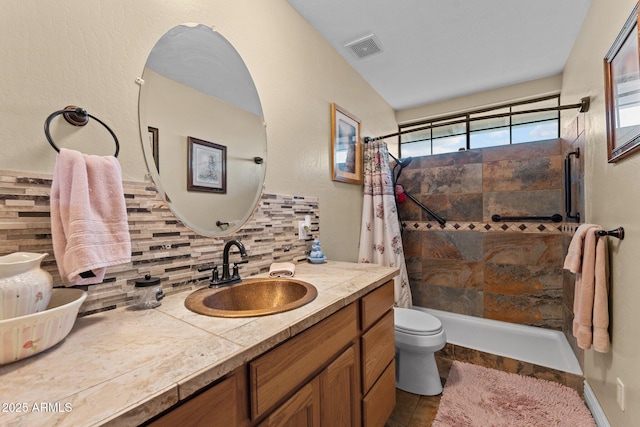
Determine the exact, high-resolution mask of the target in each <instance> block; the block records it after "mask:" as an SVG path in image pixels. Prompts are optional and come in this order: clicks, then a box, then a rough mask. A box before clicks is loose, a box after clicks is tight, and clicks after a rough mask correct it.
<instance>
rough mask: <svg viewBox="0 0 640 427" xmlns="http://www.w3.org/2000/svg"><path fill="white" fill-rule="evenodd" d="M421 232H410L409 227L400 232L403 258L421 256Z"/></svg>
mask: <svg viewBox="0 0 640 427" xmlns="http://www.w3.org/2000/svg"><path fill="white" fill-rule="evenodd" d="M423 237H424V235H423V233H417V232H411V229H410V228H409V230H407V231H406V232H403V233H402V248H403V249H404V256H405V258H411V257H415V256H418V257H420V256H422V245H423V243H424V242H423Z"/></svg>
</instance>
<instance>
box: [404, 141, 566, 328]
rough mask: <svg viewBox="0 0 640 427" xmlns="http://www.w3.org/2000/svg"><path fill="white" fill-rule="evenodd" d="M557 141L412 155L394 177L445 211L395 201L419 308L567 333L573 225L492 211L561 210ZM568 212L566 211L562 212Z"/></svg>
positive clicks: (539, 212) (541, 212)
mask: <svg viewBox="0 0 640 427" xmlns="http://www.w3.org/2000/svg"><path fill="white" fill-rule="evenodd" d="M562 145H563V144H562V143H561V141H560V140H550V141H543V142H533V143H526V144H518V145H510V146H502V147H492V148H486V149H480V150H471V151H463V152H457V153H450V154H443V155H435V156H428V157H421V158H415V159H413V161H412V162H411V164H410V165H409V166H408V167H407V168H406V169H405V170H404V171H403V172H402V175H401V177H400V179H399V182H400V184H402V185H403V186H404V188H405V190H407V191H408V192H409V193H411V194H412V195H414V196H415V197H416V198H418V199H419V200H420V201H421V202H422V203H423V204H424V205H426V206H427V207H429V208H430V209H431V210H433V211H434V212H436V213H437V214H439V215H440V216H442V217H444V218H445V219H446V220H447V223H446V225H445V226H444V227H441V226H440V225H439V224H438V223H437V222H435V221H433V218H431V217H430V216H429V215H428V214H427V213H426V212H424V211H422V210H421V209H420V208H419V207H418V206H417V205H416V204H414V203H413V202H412V201H410V200H407V201H406V202H405V203H402V204H400V207H399V211H400V215H401V219H402V221H403V223H404V225H405V229H404V233H403V243H404V249H405V256H406V259H407V269H408V272H409V279H410V283H411V288H412V295H413V301H414V304H415V305H418V306H422V307H430V308H435V309H440V310H446V311H451V312H456V313H462V314H468V315H472V316H478V317H484V318H490V319H497V320H503V321H507V322H513V323H519V324H526V325H533V326H540V327H545V328H550V329H557V330H563V329H564V327H563V326H564V325H565V323H566V320H565V319H566V318H567V317H569V318H570V317H571V316H572V314H571V313H570V312H566V309H567V307H570V306H571V305H570V304H565V303H564V302H563V297H564V293H565V292H564V289H563V284H564V281H563V280H564V273H563V270H562V264H563V261H564V255H565V241H566V240H567V237H566V235H568V236H570V234H571V232H572V231H573V229H574V228H575V225H574V224H564V223H554V222H545V221H528V220H522V221H517V222H493V221H492V219H491V216H492V215H494V214H498V215H501V216H550V215H553V214H564V191H563V159H564V158H563V153H562V150H563V148H562ZM563 216H564V215H563Z"/></svg>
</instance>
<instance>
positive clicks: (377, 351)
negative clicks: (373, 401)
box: [362, 310, 395, 393]
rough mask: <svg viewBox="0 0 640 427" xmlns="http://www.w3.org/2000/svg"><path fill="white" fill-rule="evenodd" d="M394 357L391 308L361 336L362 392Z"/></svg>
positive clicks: (366, 389) (365, 390) (369, 386)
mask: <svg viewBox="0 0 640 427" xmlns="http://www.w3.org/2000/svg"><path fill="white" fill-rule="evenodd" d="M394 357H395V336H394V327H393V310H389V311H388V312H387V314H386V315H385V316H384V317H383V318H382V319H380V320H379V321H378V323H376V324H375V325H373V326H372V327H371V329H369V330H368V331H367V332H366V333H365V334H364V335H363V336H362V373H363V375H362V392H363V393H366V392H367V391H368V390H369V389H370V388H371V386H372V385H373V383H375V382H376V380H377V379H378V377H379V376H380V374H381V373H382V372H383V371H384V370H385V368H386V367H387V366H388V365H389V362H390V361H391V359H393V358H394Z"/></svg>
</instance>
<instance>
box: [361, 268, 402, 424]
mask: <svg viewBox="0 0 640 427" xmlns="http://www.w3.org/2000/svg"><path fill="white" fill-rule="evenodd" d="M393 297H394V295H393V281H389V282H387V283H386V284H385V285H383V286H381V287H380V288H378V289H376V290H374V291H372V292H370V293H369V294H367V295H365V296H364V297H363V298H362V299H361V300H360V319H361V322H360V323H361V328H362V331H361V347H362V396H363V397H362V425H363V426H365V427H377V426H384V425H385V423H386V421H387V419H388V418H389V416H390V415H391V412H392V411H393V408H394V407H395V404H396V372H395V335H394V322H393Z"/></svg>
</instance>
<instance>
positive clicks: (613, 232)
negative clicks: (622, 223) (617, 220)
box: [596, 227, 624, 240]
mask: <svg viewBox="0 0 640 427" xmlns="http://www.w3.org/2000/svg"><path fill="white" fill-rule="evenodd" d="M596 234H597V235H598V236H611V237H616V238H618V239H620V240H624V228H622V227H618V228H616V229H615V230H609V231H606V230H598V231H596Z"/></svg>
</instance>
